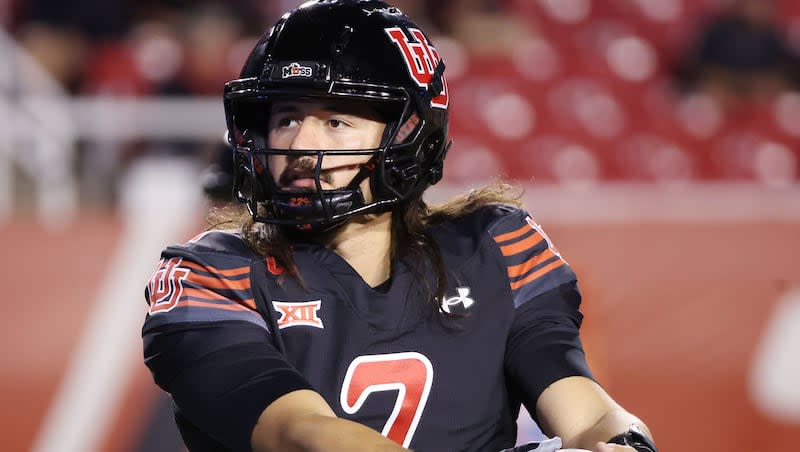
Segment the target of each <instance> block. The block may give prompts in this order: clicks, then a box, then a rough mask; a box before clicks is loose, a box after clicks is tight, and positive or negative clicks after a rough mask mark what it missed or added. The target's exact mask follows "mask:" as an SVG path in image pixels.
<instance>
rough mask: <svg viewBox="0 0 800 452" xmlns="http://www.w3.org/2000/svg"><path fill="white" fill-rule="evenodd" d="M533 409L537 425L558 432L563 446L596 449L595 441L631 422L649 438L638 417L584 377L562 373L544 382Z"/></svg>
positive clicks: (545, 429)
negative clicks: (543, 388)
mask: <svg viewBox="0 0 800 452" xmlns="http://www.w3.org/2000/svg"><path fill="white" fill-rule="evenodd" d="M536 413H537V417H538V419H539V425H540V427H541V428H542V429H543V430H544V431H546V432H549V433H550V434H553V435H558V436H560V437H561V438H562V440H563V441H564V446H565V447H573V448H584V449H590V450H597V449H596V447H597V443H598V442H606V441H608V440H609V439H610V438H613V437H614V436H617V435H619V434H621V433H623V432H626V431H627V430H628V429H629V428H630V427H631V426H632V425H635V426H636V427H638V429H640V430H641V431H642V433H644V435H646V436H647V437H648V438H652V436H651V434H650V431H649V430H648V429H647V426H646V425H645V424H644V423H643V422H642V421H641V420H640V419H639V418H637V417H636V416H634V415H633V414H631V413H629V412H628V411H626V410H625V409H624V408H622V407H621V406H620V405H619V404H618V403H617V402H615V401H614V400H613V399H612V398H611V396H609V395H608V393H606V392H605V390H603V388H601V387H600V385H598V384H597V383H596V382H594V381H592V380H590V379H588V378H586V377H580V376H573V377H566V378H562V379H560V380H558V381H556V382H555V383H553V384H552V385H550V386H548V387H547V389H545V390H544V392H542V395H541V396H539V400H538V401H537V402H536ZM626 450H628V449H626Z"/></svg>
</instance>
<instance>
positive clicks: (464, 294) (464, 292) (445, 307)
mask: <svg viewBox="0 0 800 452" xmlns="http://www.w3.org/2000/svg"><path fill="white" fill-rule="evenodd" d="M456 290H457V291H458V295H456V296H455V297H450V298H445V299H444V301H443V302H442V311H444V312H446V313H448V314H451V313H452V308H453V307H455V306H458V305H461V306H462V308H461V309H462V310H467V309H469V307H470V306H472V305H473V304H474V303H475V300H473V299H472V298H470V297H469V291H470V289H469V287H457V288H456Z"/></svg>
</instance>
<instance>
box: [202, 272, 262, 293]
mask: <svg viewBox="0 0 800 452" xmlns="http://www.w3.org/2000/svg"><path fill="white" fill-rule="evenodd" d="M188 280H189V282H193V283H196V284H199V285H201V286H203V287H208V288H209V289H231V290H250V280H249V279H223V278H215V277H213V276H204V275H198V274H197V273H192V274H191V275H190V276H189V279H188Z"/></svg>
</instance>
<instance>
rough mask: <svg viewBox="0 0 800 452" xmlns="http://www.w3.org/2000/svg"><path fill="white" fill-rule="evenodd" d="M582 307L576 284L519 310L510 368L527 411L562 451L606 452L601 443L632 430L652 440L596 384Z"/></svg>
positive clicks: (547, 295) (560, 287) (511, 344)
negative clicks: (583, 338)
mask: <svg viewBox="0 0 800 452" xmlns="http://www.w3.org/2000/svg"><path fill="white" fill-rule="evenodd" d="M579 304H580V294H579V292H578V289H577V286H576V285H575V283H574V282H572V283H566V284H563V285H561V286H559V287H557V288H555V289H551V290H549V291H547V292H545V293H543V294H541V295H539V296H537V297H535V298H533V299H531V300H529V301H528V302H526V303H524V304H522V305H521V306H520V307H519V308H518V309H517V312H516V313H515V321H514V324H513V325H512V335H511V337H510V342H509V347H508V348H509V349H508V352H507V358H506V366H507V369H508V372H509V375H511V376H512V378H513V380H514V381H515V384H516V385H517V386H518V387H519V389H520V392H521V394H522V395H523V402H524V403H525V406H526V407H527V408H528V410H529V411H531V413H532V414H534V417H535V418H536V421H537V423H538V424H539V426H540V427H541V428H542V430H543V431H544V432H545V433H547V434H548V435H551V436H560V437H561V438H562V440H563V441H564V447H571V448H582V449H589V450H593V451H598V452H599V451H603V450H607V449H603V448H602V446H598V445H597V443H598V442H608V441H609V440H610V439H611V438H614V437H615V436H617V435H620V434H623V433H624V432H626V431H628V430H629V429H630V428H631V426H636V427H637V428H639V429H640V430H641V433H642V434H644V436H646V437H647V438H651V436H650V432H649V430H648V429H647V426H645V425H644V423H643V422H642V421H641V420H640V419H638V418H637V417H636V416H634V415H632V414H631V413H629V412H628V411H626V410H625V409H624V408H622V407H621V406H620V405H619V404H618V403H617V402H615V401H614V400H613V399H612V398H611V397H610V396H609V395H608V394H607V393H606V392H605V390H603V388H602V387H600V385H599V384H597V383H596V382H595V381H594V380H593V379H592V375H591V373H590V371H589V368H588V365H587V364H586V360H585V355H584V352H583V347H582V344H581V341H580V335H579V326H580V323H581V319H582V316H581V314H580V312H579V311H578V306H579ZM598 447H599V448H598ZM620 447H621V446H620ZM612 450H631V449H623V448H618V449H612ZM644 450H646V449H644Z"/></svg>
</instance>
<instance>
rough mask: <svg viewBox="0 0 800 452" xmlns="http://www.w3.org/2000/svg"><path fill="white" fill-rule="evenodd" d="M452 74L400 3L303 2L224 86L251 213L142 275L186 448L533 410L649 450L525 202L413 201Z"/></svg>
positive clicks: (358, 435)
mask: <svg viewBox="0 0 800 452" xmlns="http://www.w3.org/2000/svg"><path fill="white" fill-rule="evenodd" d="M444 73H445V64H444V62H443V61H442V58H441V56H440V55H439V53H438V51H437V49H436V47H435V46H434V44H433V43H432V42H431V40H430V39H429V38H428V36H427V35H425V34H424V33H423V32H422V30H421V29H420V28H419V27H418V26H417V25H415V24H414V23H413V22H412V21H411V20H410V19H409V18H408V17H406V16H405V15H404V14H403V13H402V12H401V11H399V10H398V9H396V8H393V7H391V6H389V5H387V4H385V3H383V2H381V1H377V0H313V1H310V2H307V3H305V4H304V5H302V6H300V7H299V8H297V9H295V10H294V11H292V12H290V13H288V14H286V15H285V16H283V18H281V19H280V20H279V21H278V23H277V24H276V25H275V26H274V27H272V28H271V29H270V31H269V32H268V33H266V35H265V36H264V37H263V38H262V39H261V40H260V41H259V42H258V43H257V44H256V46H255V48H254V49H253V51H252V53H251V54H250V56H249V58H248V60H247V62H246V63H245V65H244V68H243V70H242V72H241V77H240V78H239V79H237V80H233V81H231V82H229V83H228V84H227V85H226V87H225V93H224V103H225V112H226V116H227V124H228V138H229V141H230V144H231V146H232V148H233V150H234V167H235V181H234V190H235V194H236V197H237V198H238V199H239V200H240V201H241V202H242V203H243V205H244V206H245V207H246V212H245V213H244V214H243V215H242V217H243V221H242V222H241V226H240V227H238V228H237V229H235V230H211V231H209V232H206V233H204V234H201V235H200V236H198V237H195V238H194V239H192V240H191V241H189V242H188V243H185V244H182V245H176V246H171V247H169V248H167V249H166V250H165V251H164V252H163V254H162V256H161V257H162V259H161V261H160V263H159V266H158V268H157V269H156V271H155V273H154V275H153V278H152V279H151V281H150V283H149V284H148V287H147V290H146V296H147V300H148V303H149V314H148V316H147V318H146V320H145V324H144V328H143V337H144V352H145V362H146V364H147V365H148V366H149V368H150V369H151V371H152V373H153V377H154V379H155V381H156V383H157V384H158V385H159V386H160V387H161V388H163V389H164V390H165V391H167V392H169V393H170V394H171V395H172V399H173V401H174V411H175V418H176V421H177V424H178V426H179V429H180V431H181V434H182V437H183V439H184V441H185V443H186V445H187V447H188V448H189V449H190V450H192V451H211V450H214V451H216V450H220V451H221V450H233V451H246V450H255V451H383V450H385V451H391V450H405V449H413V450H418V451H491V452H497V451H501V450H505V449H510V448H513V447H514V443H515V440H516V436H517V429H516V422H515V421H516V419H517V416H518V414H519V410H520V407H521V405H524V406H525V407H526V408H527V410H528V411H529V412H530V413H531V414H532V416H533V417H534V419H535V420H536V421H537V422H538V424H539V425H540V426H541V428H542V429H543V431H544V432H546V433H547V434H548V435H551V436H553V437H554V438H555V437H556V436H557V437H560V439H561V440H562V441H563V446H564V447H573V448H584V449H589V450H592V451H595V452H601V451H651V452H652V451H655V446H654V445H653V442H652V440H651V439H650V433H649V431H648V429H647V427H646V426H645V425H644V424H643V423H642V422H641V421H640V420H639V419H638V418H637V417H635V416H634V415H632V414H630V413H629V412H628V411H626V410H625V409H623V408H622V407H621V406H620V405H619V404H617V403H616V402H615V401H614V400H613V399H612V398H611V397H610V396H609V395H608V394H607V393H606V392H605V391H604V390H603V388H602V387H601V386H600V385H599V384H598V383H596V382H595V381H594V379H593V377H592V374H591V372H590V370H589V369H588V367H587V364H586V360H585V357H584V352H583V348H582V346H581V341H580V336H579V327H580V324H581V319H582V315H581V313H580V311H579V305H580V301H581V298H580V294H579V292H578V287H577V283H576V277H575V274H574V273H573V271H572V270H571V269H570V266H569V265H568V264H567V262H566V261H565V260H564V258H562V256H561V255H560V254H559V252H558V251H557V250H556V248H555V247H553V245H552V244H551V242H550V240H549V239H548V237H547V236H546V235H545V233H544V232H543V231H542V229H541V227H540V226H539V225H538V224H537V223H536V222H535V221H534V220H533V219H532V218H531V217H530V216H529V215H528V214H527V213H526V212H525V211H524V210H522V209H521V208H520V207H519V206H518V202H517V201H516V199H515V198H514V197H513V196H510V195H508V194H507V191H506V190H504V189H503V187H502V186H495V187H489V188H485V189H482V190H475V191H473V192H470V193H467V194H465V195H463V196H461V197H459V198H457V199H454V200H452V201H450V202H449V203H447V204H445V205H443V206H436V207H434V206H429V205H427V204H426V203H425V201H423V198H422V195H423V192H424V191H425V190H426V189H427V188H428V187H429V186H431V185H433V184H435V183H436V182H438V181H439V180H440V178H441V177H442V165H443V162H444V159H445V155H446V154H447V153H448V149H449V147H450V142H449V140H448V133H447V125H448V109H449V104H450V99H449V93H448V88H447V81H446V78H445V75H444ZM451 158H459V157H458V151H457V150H454V151H453V156H452V157H451ZM229 220H231V221H233V220H235V218H233V217H232V218H229ZM547 444H548V446H547V447H550V449H548V450H553V447H561V443H560V442H559V443H557V444H556V443H554V442H552V441H551V442H548V443H547ZM554 444H555V446H554ZM536 447H538V445H536V444H530V445H527V446H522V447H520V448H518V449H515V450H534V448H536ZM543 447H544V446H543ZM540 450H544V449H540Z"/></svg>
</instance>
